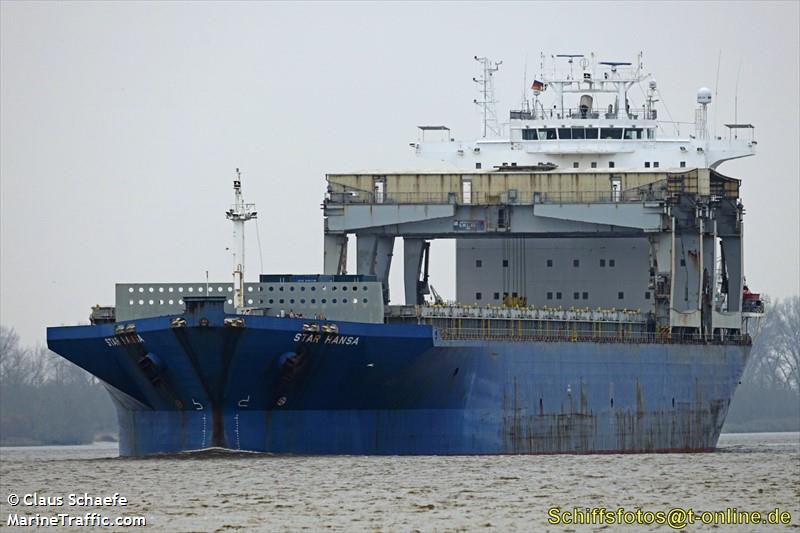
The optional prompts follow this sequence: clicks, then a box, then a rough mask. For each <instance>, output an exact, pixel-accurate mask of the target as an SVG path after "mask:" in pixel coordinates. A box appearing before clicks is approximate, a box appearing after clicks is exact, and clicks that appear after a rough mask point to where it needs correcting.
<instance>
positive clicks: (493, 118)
mask: <svg viewBox="0 0 800 533" xmlns="http://www.w3.org/2000/svg"><path fill="white" fill-rule="evenodd" d="M474 57H475V61H477V62H478V63H480V64H481V74H480V77H479V78H472V81H474V82H475V83H477V84H478V90H479V91H480V94H481V99H480V100H477V99H476V100H473V102H474V103H475V104H477V105H479V106H481V107H482V108H483V109H482V113H483V116H482V117H481V131H482V135H483V137H484V138H486V136H487V135H488V134H489V132H491V133H492V134H494V135H496V136H499V135H500V126H499V124H498V122H497V112H496V110H495V107H494V105H495V104H496V103H497V101H496V100H495V99H494V80H493V74H494V73H495V72H497V71H498V70H500V65H502V64H503V62H502V61H492V60H491V59H489V58H488V57H478V56H474Z"/></svg>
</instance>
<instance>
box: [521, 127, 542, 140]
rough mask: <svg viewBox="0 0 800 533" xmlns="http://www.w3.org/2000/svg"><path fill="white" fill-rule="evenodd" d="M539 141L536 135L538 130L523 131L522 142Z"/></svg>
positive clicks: (527, 129)
mask: <svg viewBox="0 0 800 533" xmlns="http://www.w3.org/2000/svg"><path fill="white" fill-rule="evenodd" d="M537 139H538V136H537V135H536V130H535V129H532V128H525V129H523V130H522V140H523V141H535V140H537Z"/></svg>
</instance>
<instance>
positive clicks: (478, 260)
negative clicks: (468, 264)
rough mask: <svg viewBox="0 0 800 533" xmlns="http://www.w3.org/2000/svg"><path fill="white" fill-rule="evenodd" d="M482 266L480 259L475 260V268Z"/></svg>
mask: <svg viewBox="0 0 800 533" xmlns="http://www.w3.org/2000/svg"><path fill="white" fill-rule="evenodd" d="M482 266H483V261H481V260H480V259H476V260H475V268H481V267H482Z"/></svg>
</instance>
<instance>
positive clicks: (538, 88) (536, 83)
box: [531, 80, 545, 91]
mask: <svg viewBox="0 0 800 533" xmlns="http://www.w3.org/2000/svg"><path fill="white" fill-rule="evenodd" d="M544 88H545V85H544V83H542V82H540V81H539V80H533V85H531V89H533V90H534V91H543V90H544Z"/></svg>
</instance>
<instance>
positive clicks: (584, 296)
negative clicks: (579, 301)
mask: <svg viewBox="0 0 800 533" xmlns="http://www.w3.org/2000/svg"><path fill="white" fill-rule="evenodd" d="M581 297H582V298H583V299H584V300H588V299H589V293H588V292H584V293H583V294H581Z"/></svg>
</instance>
